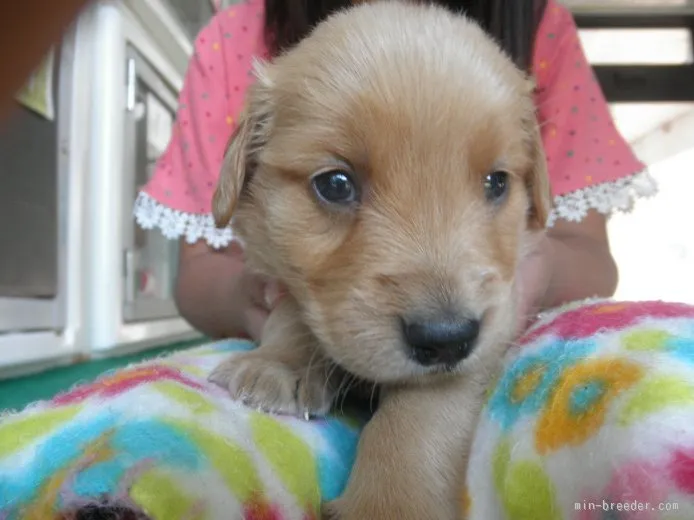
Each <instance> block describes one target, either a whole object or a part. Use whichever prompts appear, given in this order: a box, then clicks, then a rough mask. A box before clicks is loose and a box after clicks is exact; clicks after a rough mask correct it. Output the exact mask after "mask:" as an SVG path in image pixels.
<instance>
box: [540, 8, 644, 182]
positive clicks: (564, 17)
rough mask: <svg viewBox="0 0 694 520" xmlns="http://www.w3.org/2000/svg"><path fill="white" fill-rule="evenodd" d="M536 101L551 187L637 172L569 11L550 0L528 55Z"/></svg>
mask: <svg viewBox="0 0 694 520" xmlns="http://www.w3.org/2000/svg"><path fill="white" fill-rule="evenodd" d="M533 73H534V75H535V79H536V83H537V87H538V88H537V93H536V97H535V102H536V104H537V108H538V119H539V123H540V125H541V129H542V139H543V143H544V148H545V154H546V157H547V164H548V168H549V176H550V180H551V184H552V192H553V194H554V195H555V196H556V195H564V194H567V193H570V192H573V191H576V190H580V189H582V188H585V187H586V186H592V185H594V184H600V183H604V182H610V181H614V180H616V179H619V178H622V177H627V176H629V175H632V174H635V173H638V172H641V171H643V170H644V169H645V165H644V164H643V163H641V162H640V161H639V160H638V159H637V158H636V156H635V155H634V153H633V152H632V150H631V149H630V147H629V145H628V144H627V143H626V141H625V140H624V139H623V138H622V136H621V135H620V134H619V132H618V131H617V130H616V128H615V125H614V121H613V120H612V116H611V114H610V111H609V108H608V105H607V102H606V100H605V97H604V95H603V93H602V91H601V89H600V85H599V83H598V82H597V80H596V77H595V75H594V73H593V71H592V68H591V67H590V65H589V63H588V61H587V59H586V56H585V53H584V51H583V48H582V46H581V44H580V41H579V39H578V29H577V27H576V23H575V21H574V19H573V17H572V15H571V13H570V12H569V11H568V10H567V9H566V8H565V7H563V6H561V5H559V4H558V3H557V1H556V0H549V1H548V4H547V11H546V12H545V16H544V18H543V20H542V22H541V23H540V27H539V29H538V34H537V41H536V44H535V56H534V59H533Z"/></svg>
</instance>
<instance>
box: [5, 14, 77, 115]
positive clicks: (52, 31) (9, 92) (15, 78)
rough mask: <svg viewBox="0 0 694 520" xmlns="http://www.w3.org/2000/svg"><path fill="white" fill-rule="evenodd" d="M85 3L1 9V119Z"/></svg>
mask: <svg viewBox="0 0 694 520" xmlns="http://www.w3.org/2000/svg"><path fill="white" fill-rule="evenodd" d="M86 4H87V0H61V1H59V0H54V1H51V2H45V1H43V0H22V1H21V2H12V1H6V2H3V7H2V9H0V56H2V74H0V117H5V116H6V115H7V113H8V111H9V108H10V107H11V106H12V98H13V96H14V95H15V94H16V93H17V91H19V89H20V88H21V87H22V85H23V84H24V83H25V82H26V81H27V78H28V77H29V76H30V74H31V72H32V71H33V70H34V68H35V67H36V66H37V65H39V63H40V62H41V59H42V58H43V57H44V55H45V54H46V53H47V52H48V50H49V49H50V48H51V46H52V45H54V44H55V43H56V42H58V41H59V40H60V37H61V35H62V34H63V32H64V31H65V30H66V29H67V27H68V26H69V25H70V23H71V22H72V21H73V20H74V19H75V18H76V17H77V15H78V13H79V12H80V10H81V9H82V8H83V7H84V6H85V5H86Z"/></svg>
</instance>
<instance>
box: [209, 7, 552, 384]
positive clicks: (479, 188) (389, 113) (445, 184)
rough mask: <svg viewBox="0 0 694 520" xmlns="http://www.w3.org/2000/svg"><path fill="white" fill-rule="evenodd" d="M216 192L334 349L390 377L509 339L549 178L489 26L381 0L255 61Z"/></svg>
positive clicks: (517, 87) (527, 109) (218, 206)
mask: <svg viewBox="0 0 694 520" xmlns="http://www.w3.org/2000/svg"><path fill="white" fill-rule="evenodd" d="M256 71H257V81H256V83H255V85H254V86H253V88H252V89H251V91H250V92H249V97H248V105H247V110H246V113H245V117H244V119H243V121H242V123H241V124H240V126H239V127H238V129H237V131H236V133H235V134H234V136H233V137H232V140H231V142H230V145H229V149H228V152H227V154H226V157H225V161H224V166H223V172H222V175H221V178H220V182H219V186H218V189H217V191H216V194H215V198H214V214H215V218H216V220H217V224H218V225H225V224H226V223H228V221H229V219H230V218H231V215H232V214H233V217H234V229H235V231H236V232H237V234H238V235H239V236H240V237H241V239H242V240H243V241H244V242H245V244H246V254H247V259H248V261H249V263H250V264H251V265H253V266H254V267H255V268H256V269H258V270H260V271H262V272H264V273H265V274H268V275H271V276H276V277H278V278H279V279H281V280H282V281H283V282H284V283H285V284H286V285H287V286H288V288H289V290H290V292H291V294H292V295H293V296H294V297H295V298H296V299H297V301H298V302H299V303H300V306H301V308H302V310H303V313H304V320H305V321H306V323H307V324H308V325H309V326H310V327H311V329H312V330H313V332H314V333H315V335H316V336H317V337H318V339H319V340H320V342H321V343H322V345H323V347H324V348H325V350H326V353H327V354H328V356H330V357H331V358H332V359H334V360H335V361H336V362H337V363H338V364H340V365H342V366H343V367H344V368H345V369H347V370H349V371H350V372H352V373H354V374H356V375H358V376H361V377H363V378H366V379H369V380H373V381H378V382H388V381H397V380H403V379H410V378H416V377H420V376H426V375H428V374H432V373H438V372H441V371H451V370H464V369H465V367H472V369H474V366H475V360H476V359H478V358H479V357H480V356H484V355H485V352H487V353H489V352H492V351H493V346H494V345H498V344H499V343H500V342H503V341H505V340H508V339H509V337H508V336H509V334H510V333H511V332H512V330H513V326H512V321H513V319H514V298H513V290H512V287H513V281H514V274H515V270H516V266H517V264H518V262H519V259H520V254H521V251H522V250H523V247H524V243H525V242H526V241H527V240H528V238H529V236H530V234H531V233H532V231H533V230H541V229H542V228H544V223H545V219H546V217H547V212H548V203H549V187H548V181H547V175H546V171H545V162H544V155H543V152H542V144H541V141H540V136H539V132H538V128H537V123H536V120H535V114H534V106H533V103H532V98H531V87H530V82H529V81H528V79H527V78H526V77H525V76H524V75H523V74H522V73H521V72H520V71H519V70H518V69H517V68H515V67H514V66H513V65H512V63H511V61H510V60H509V59H508V58H507V57H506V56H504V55H503V54H502V53H501V52H500V50H499V49H498V48H497V46H496V45H495V44H494V43H492V41H490V39H489V38H488V37H487V36H486V35H485V34H484V33H483V31H482V30H481V29H480V28H479V27H477V26H476V25H474V24H473V23H471V22H470V21H468V20H466V19H465V18H463V17H460V16H455V15H452V14H450V13H449V12H447V11H445V10H443V9H442V8H438V7H434V6H430V5H413V4H400V3H396V2H376V3H368V4H364V5H361V6H359V7H354V8H352V9H349V10H347V11H344V12H341V13H339V14H337V15H334V16H333V17H331V18H329V19H328V20H327V21H325V22H323V23H322V24H320V25H319V26H318V27H317V28H316V30H315V31H314V32H313V33H312V35H311V36H309V37H308V38H307V39H305V40H304V41H303V42H302V43H300V44H299V45H298V46H297V47H295V48H294V49H293V50H291V51H289V52H288V53H286V54H284V55H282V56H280V57H279V58H277V59H276V60H275V61H274V62H273V63H272V64H271V65H259V66H258V67H256Z"/></svg>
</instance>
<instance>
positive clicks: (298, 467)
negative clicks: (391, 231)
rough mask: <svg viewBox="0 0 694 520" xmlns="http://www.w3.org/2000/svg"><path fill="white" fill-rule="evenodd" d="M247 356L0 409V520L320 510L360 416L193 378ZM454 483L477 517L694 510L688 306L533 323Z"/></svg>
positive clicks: (693, 317) (157, 371)
mask: <svg viewBox="0 0 694 520" xmlns="http://www.w3.org/2000/svg"><path fill="white" fill-rule="evenodd" d="M249 348H252V345H251V344H250V343H248V342H245V341H240V340H232V341H222V342H217V343H213V344H210V345H206V346H203V347H199V348H195V349H191V350H188V351H184V352H181V353H177V354H175V355H172V356H169V357H165V358H162V359H156V360H153V361H149V362H146V363H142V364H139V365H136V366H131V367H128V368H126V369H122V370H118V371H115V372H112V373H109V374H105V375H104V376H103V377H101V378H100V379H99V380H97V381H96V382H94V383H92V384H87V385H83V386H79V387H77V388H75V389H73V390H71V391H69V392H67V393H65V394H62V395H59V396H57V397H56V398H54V399H53V400H52V401H50V402H42V403H37V404H35V405H33V406H31V407H29V408H28V409H26V410H24V411H22V412H19V413H11V414H6V415H5V416H4V417H2V419H0V520H10V519H12V520H14V519H32V520H34V519H35V520H50V519H66V520H67V519H75V520H77V519H80V520H87V519H114V520H115V519H153V520H179V519H180V520H193V519H198V520H203V519H205V520H208V519H209V520H217V519H219V520H222V519H224V520H242V519H243V520H261V519H262V520H285V519H287V520H292V519H297V520H308V519H313V518H318V517H319V503H320V500H321V499H324V500H330V499H332V498H335V497H336V496H338V495H339V494H340V493H341V491H342V489H343V488H344V485H345V483H346V480H347V477H348V475H349V471H350V467H351V464H352V462H353V460H354V455H355V450H356V445H357V442H358V438H359V432H360V428H361V426H362V425H363V424H364V421H365V417H366V415H365V414H360V413H358V412H357V411H351V412H344V413H342V412H341V413H337V412H336V413H335V414H333V415H332V416H331V417H329V418H327V419H322V420H312V421H309V422H306V421H303V420H301V419H293V418H288V417H279V416H270V415H266V414H263V413H261V412H258V411H255V410H251V409H248V408H245V407H244V406H243V405H241V404H239V403H236V402H233V401H232V400H231V399H229V398H228V396H227V394H226V393H225V392H224V391H223V390H221V389H219V388H217V387H216V386H214V385H211V384H209V383H207V381H206V376H207V374H208V373H209V372H210V370H211V369H212V368H213V367H214V366H216V364H217V363H219V361H220V360H221V359H223V358H224V357H225V356H228V355H229V354H230V352H231V353H233V352H234V351H239V350H246V349H249ZM461 492H462V493H461V496H462V497H463V500H464V503H465V506H466V508H467V512H468V517H469V518H472V519H475V520H477V519H479V520H496V519H499V520H501V519H508V520H564V519H566V520H592V519H595V520H597V519H604V520H606V519H634V520H636V519H638V520H651V519H671V520H672V519H682V520H684V519H689V520H691V519H692V518H694V308H693V307H689V306H685V305H680V304H668V303H663V302H643V303H616V302H608V301H591V302H581V303H577V304H572V305H571V306H568V307H566V308H563V309H559V310H557V311H555V312H553V313H549V314H548V315H546V316H545V317H543V318H542V319H540V320H539V322H538V323H536V324H535V325H534V326H533V328H531V329H530V330H529V331H528V333H527V334H526V335H525V337H524V338H523V339H522V341H521V342H520V343H519V345H518V346H516V347H514V348H513V349H512V350H511V351H510V352H509V354H508V356H507V358H506V360H505V363H504V369H503V371H502V372H501V374H500V376H499V379H498V380H497V381H496V382H495V383H494V384H493V385H492V386H491V387H490V392H489V396H488V401H487V403H486V406H485V409H484V411H483V414H482V417H481V419H480V424H479V426H478V429H477V433H476V436H475V440H474V443H473V450H472V456H471V460H470V467H469V471H468V478H467V486H466V488H465V489H464V490H461ZM365 520H367V519H365ZM368 520H371V519H368ZM374 520H377V519H374Z"/></svg>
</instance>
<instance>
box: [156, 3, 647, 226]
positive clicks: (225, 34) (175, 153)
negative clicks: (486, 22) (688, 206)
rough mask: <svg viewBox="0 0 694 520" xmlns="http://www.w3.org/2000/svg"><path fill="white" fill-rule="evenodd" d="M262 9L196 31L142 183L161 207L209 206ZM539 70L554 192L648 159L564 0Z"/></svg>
mask: <svg viewBox="0 0 694 520" xmlns="http://www.w3.org/2000/svg"><path fill="white" fill-rule="evenodd" d="M263 9H264V2H263V0H244V1H243V2H239V3H237V4H235V5H233V6H231V7H230V8H228V9H226V10H223V11H221V12H219V13H218V14H217V15H216V16H215V17H214V18H213V19H212V20H211V22H210V23H209V24H208V25H207V26H206V27H205V28H204V29H203V30H202V31H201V32H200V34H199V35H198V37H197V39H196V41H195V52H194V54H193V57H192V58H191V62H190V64H189V67H188V71H187V75H186V80H185V83H184V86H183V89H182V91H181V94H180V98H179V107H178V113H177V117H176V122H175V125H174V128H173V131H172V138H171V141H170V143H169V145H168V147H167V149H166V151H165V152H164V154H163V156H162V157H161V158H160V160H159V161H158V163H157V166H156V168H155V172H154V175H153V178H152V180H151V181H150V182H149V183H148V184H147V185H146V186H145V187H144V188H143V193H144V195H145V196H147V197H149V198H150V199H153V200H154V204H161V205H162V206H164V210H163V211H170V210H173V211H174V212H175V214H176V215H188V217H186V218H187V219H188V220H191V219H193V216H192V215H194V214H203V215H205V214H209V213H210V211H211V201H212V195H213V192H214V188H215V186H216V181H217V178H218V176H219V170H220V165H221V161H222V157H223V154H224V147H225V145H226V143H227V142H228V139H229V136H230V135H231V133H232V132H233V131H234V129H235V128H236V125H237V120H238V114H239V113H240V112H241V110H242V106H243V103H244V94H245V92H246V89H247V88H248V86H249V84H250V83H251V82H252V81H253V79H254V77H253V72H252V59H253V57H255V56H259V57H261V58H267V57H268V51H267V48H266V46H265V43H264V38H263V20H264V16H263ZM533 73H534V75H535V77H536V78H535V79H536V84H537V87H538V88H537V94H536V104H537V107H538V119H539V122H540V124H541V128H542V139H543V143H544V147H545V151H546V157H547V164H548V167H549V174H550V180H551V185H552V190H553V193H554V195H555V196H556V195H562V194H566V193H570V192H573V191H575V190H580V189H582V188H585V187H586V186H593V185H596V184H600V183H604V182H609V181H613V180H616V179H618V178H621V177H626V176H629V175H631V174H633V173H636V172H638V171H642V170H643V169H644V168H645V167H644V165H643V164H641V163H640V162H639V161H638V160H637V159H636V157H635V156H634V155H633V153H632V151H631V150H630V149H629V147H628V145H627V144H626V142H625V141H624V139H623V138H622V137H621V136H620V135H619V133H618V132H617V130H616V129H615V125H614V122H613V121H612V119H611V116H610V113H609V110H608V106H607V103H606V101H605V99H604V96H603V94H602V92H601V91H600V87H599V85H598V83H597V81H596V79H595V76H594V74H593V73H592V69H591V68H590V66H589V64H588V62H587V61H586V58H585V56H584V53H583V50H582V48H581V45H580V42H579V39H578V31H577V28H576V25H575V23H574V20H573V18H572V16H571V14H570V13H569V11H568V10H567V9H566V8H564V7H562V6H561V5H560V4H559V3H558V2H557V0H548V7H547V10H546V11H545V16H544V18H543V20H542V22H541V24H540V27H539V30H538V35H537V42H536V46H535V56H534V61H533ZM193 220H194V219H193ZM196 231H197V230H196Z"/></svg>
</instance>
